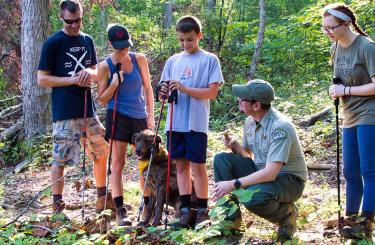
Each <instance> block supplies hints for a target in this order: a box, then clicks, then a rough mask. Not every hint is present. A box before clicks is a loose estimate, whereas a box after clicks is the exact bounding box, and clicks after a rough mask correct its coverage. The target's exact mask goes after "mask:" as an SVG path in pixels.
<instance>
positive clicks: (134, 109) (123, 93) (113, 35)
mask: <svg viewBox="0 0 375 245" xmlns="http://www.w3.org/2000/svg"><path fill="white" fill-rule="evenodd" d="M108 39H109V43H110V45H111V47H112V48H113V52H112V53H111V54H110V55H109V57H108V58H107V59H106V60H104V61H102V62H101V63H100V64H99V67H98V90H99V91H98V100H99V102H100V103H101V104H104V105H105V104H107V117H106V133H105V138H106V140H107V141H109V140H113V147H112V162H111V176H110V181H111V189H112V193H113V197H114V198H113V199H114V202H115V205H116V223H117V225H121V226H124V225H131V222H130V220H129V219H128V218H127V215H126V209H125V207H124V201H123V184H122V172H123V169H124V165H125V159H126V151H127V146H128V144H132V137H133V134H135V133H138V132H140V131H142V130H144V129H151V130H153V129H154V126H155V121H154V94H153V91H152V86H151V82H150V74H149V69H148V63H147V60H146V58H145V56H144V55H143V54H138V53H131V52H129V47H130V46H132V45H133V44H132V41H131V40H130V37H129V33H128V30H127V29H126V28H125V27H124V26H122V25H117V24H116V25H110V26H109V28H108ZM117 64H121V69H120V72H119V73H120V78H121V79H120V81H119V79H118V76H117V75H116V74H115V69H116V65H117ZM116 89H118V92H117V97H116V101H115V91H116ZM115 104H116V112H115V115H116V117H115V127H114V134H113V138H112V121H113V120H112V119H113V115H114V107H115ZM140 182H141V187H143V182H144V181H143V176H142V175H141V180H140ZM147 194H148V193H145V201H146V202H148V201H149V198H147V196H149V194H148V195H147ZM146 202H145V204H147V203H146Z"/></svg>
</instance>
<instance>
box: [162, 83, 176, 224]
mask: <svg viewBox="0 0 375 245" xmlns="http://www.w3.org/2000/svg"><path fill="white" fill-rule="evenodd" d="M177 97H178V93H177V90H173V91H172V93H171V95H170V96H169V98H168V103H170V105H171V107H170V108H171V109H170V110H171V111H170V116H169V135H168V137H169V141H168V168H167V183H166V192H165V219H164V229H165V230H166V229H167V227H168V214H169V211H168V201H169V182H170V175H171V155H172V154H171V153H172V129H173V127H172V126H173V123H172V122H173V104H177Z"/></svg>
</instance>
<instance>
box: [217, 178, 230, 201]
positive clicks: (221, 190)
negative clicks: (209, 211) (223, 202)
mask: <svg viewBox="0 0 375 245" xmlns="http://www.w3.org/2000/svg"><path fill="white" fill-rule="evenodd" d="M234 189H235V188H234V180H228V181H220V182H217V183H215V184H214V187H213V189H212V201H213V202H216V201H217V200H219V199H220V198H222V197H223V196H225V195H226V194H228V193H230V192H231V191H233V190H234Z"/></svg>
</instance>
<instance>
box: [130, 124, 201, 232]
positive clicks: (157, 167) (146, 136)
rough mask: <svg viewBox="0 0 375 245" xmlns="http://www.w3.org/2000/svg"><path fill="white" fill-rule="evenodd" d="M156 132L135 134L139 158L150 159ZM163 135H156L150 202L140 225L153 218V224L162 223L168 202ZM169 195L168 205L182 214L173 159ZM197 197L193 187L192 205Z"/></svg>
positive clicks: (150, 181)
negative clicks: (164, 207)
mask: <svg viewBox="0 0 375 245" xmlns="http://www.w3.org/2000/svg"><path fill="white" fill-rule="evenodd" d="M154 137H155V133H154V132H152V131H150V130H144V131H142V132H140V133H138V134H135V135H134V136H133V142H134V144H135V153H136V155H137V158H138V160H143V161H149V159H150V156H151V148H152V146H153V141H154ZM160 144H161V137H160V135H158V136H157V137H156V145H155V146H154V147H155V152H154V156H153V159H152V162H151V167H150V172H149V175H148V180H147V187H148V188H149V189H150V191H151V196H150V202H149V204H148V205H145V209H146V210H145V211H146V214H147V215H146V217H145V220H143V221H141V222H140V223H139V225H142V226H146V225H148V224H149V223H150V220H151V218H152V217H153V221H152V223H151V225H152V226H157V225H159V224H160V220H161V218H162V214H163V206H164V204H165V202H166V184H167V173H168V172H167V171H168V153H167V151H166V150H165V149H164V148H163V147H162V146H161V145H160ZM142 174H143V176H145V177H146V174H147V168H145V170H144V171H143V173H142ZM169 183H170V184H169V196H168V205H170V206H172V207H174V209H175V211H176V215H175V216H176V217H179V215H180V206H181V202H180V200H179V196H180V195H179V192H178V187H177V173H176V164H175V162H174V161H171V165H170V182H169ZM195 203H196V197H195V192H194V189H193V194H192V205H193V206H195Z"/></svg>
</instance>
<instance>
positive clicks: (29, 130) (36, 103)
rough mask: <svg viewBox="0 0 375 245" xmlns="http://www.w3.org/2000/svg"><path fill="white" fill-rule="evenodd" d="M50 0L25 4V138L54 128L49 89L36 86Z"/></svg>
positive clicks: (23, 79) (23, 45) (22, 36)
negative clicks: (51, 127) (52, 126)
mask: <svg viewBox="0 0 375 245" xmlns="http://www.w3.org/2000/svg"><path fill="white" fill-rule="evenodd" d="M47 11H48V0H38V1H34V0H23V1H22V28H21V29H22V30H21V53H22V72H21V76H22V94H23V123H24V133H25V137H26V138H27V139H28V138H31V137H33V136H36V135H38V134H44V133H46V132H47V131H48V130H49V129H50V126H51V110H50V107H51V98H50V89H46V88H41V87H39V86H38V84H37V66H38V61H39V57H40V52H41V47H42V43H43V41H44V40H45V39H46V36H47V26H48V15H47Z"/></svg>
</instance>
